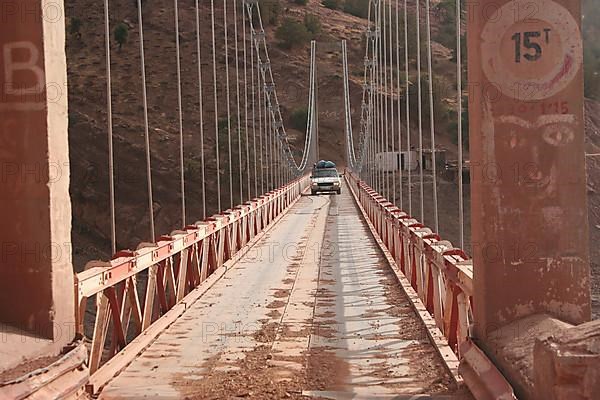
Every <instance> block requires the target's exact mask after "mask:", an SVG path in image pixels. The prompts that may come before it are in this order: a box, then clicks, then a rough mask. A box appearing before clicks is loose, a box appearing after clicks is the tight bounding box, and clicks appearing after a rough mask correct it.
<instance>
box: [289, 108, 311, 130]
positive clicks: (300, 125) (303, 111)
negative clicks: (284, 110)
mask: <svg viewBox="0 0 600 400" xmlns="http://www.w3.org/2000/svg"><path fill="white" fill-rule="evenodd" d="M307 118H308V109H307V108H297V109H295V110H294V111H293V112H292V115H291V117H290V125H291V127H292V128H294V129H296V130H299V131H305V130H306V120H307Z"/></svg>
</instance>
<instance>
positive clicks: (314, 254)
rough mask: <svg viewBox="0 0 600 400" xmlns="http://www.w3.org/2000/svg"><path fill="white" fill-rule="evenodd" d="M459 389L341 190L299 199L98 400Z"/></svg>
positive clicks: (459, 393) (444, 393) (446, 394)
mask: <svg viewBox="0 0 600 400" xmlns="http://www.w3.org/2000/svg"><path fill="white" fill-rule="evenodd" d="M453 382H454V381H453V379H452V377H451V376H450V374H449V373H448V372H447V371H446V369H445V368H444V367H443V363H442V361H441V360H440V359H439V357H438V355H437V352H436V351H435V349H434V348H433V346H432V345H431V344H430V343H429V341H428V338H427V333H426V331H425V328H424V327H423V326H422V324H421V322H420V320H419V318H418V317H417V316H416V315H415V313H414V311H413V310H412V308H411V306H410V304H409V300H408V299H407V297H406V295H405V294H404V293H403V292H402V289H401V288H400V286H399V285H398V283H397V281H396V279H395V277H394V276H393V274H392V272H391V270H390V268H389V266H388V265H386V262H385V258H384V257H383V254H382V253H381V251H380V249H379V248H378V246H377V244H376V242H375V240H374V238H373V237H372V236H371V233H370V231H369V229H368V227H367V225H366V224H365V222H364V221H363V220H362V217H361V215H360V212H359V211H358V208H357V206H356V204H355V202H354V200H353V198H352V196H351V195H350V194H349V190H348V189H347V188H345V190H344V192H343V193H342V195H341V196H335V195H332V196H305V197H302V198H301V199H300V200H299V201H298V203H296V205H294V206H293V207H292V208H291V209H290V210H289V212H288V213H287V214H286V215H285V216H284V217H283V218H282V219H281V221H280V222H279V223H278V224H277V225H276V226H274V227H272V228H271V229H270V230H269V231H268V232H267V233H266V234H265V236H264V237H263V238H262V239H261V240H260V241H259V242H258V243H257V244H256V245H255V247H254V248H253V249H252V250H251V251H250V252H249V253H248V254H247V255H246V256H245V257H244V258H243V259H242V260H241V261H240V262H238V263H237V264H236V265H235V266H234V267H233V268H231V269H230V270H229V271H227V273H226V274H225V275H224V276H223V278H222V279H221V280H220V281H219V282H217V283H216V284H215V285H214V286H213V287H212V288H211V289H210V290H209V291H208V292H207V294H206V295H205V296H203V297H202V298H200V299H199V300H198V301H197V302H196V303H194V304H192V305H190V306H189V309H188V310H187V311H186V312H185V313H184V314H183V315H182V317H181V318H180V319H179V320H177V321H176V322H175V323H173V324H172V325H171V326H170V327H169V328H168V329H167V330H166V331H165V332H164V333H162V334H161V335H160V336H159V337H158V338H157V340H156V341H155V342H154V343H153V344H152V345H150V346H149V347H148V348H147V349H146V350H145V351H144V352H143V353H142V354H141V355H140V356H139V357H138V358H137V359H136V360H135V361H134V362H132V363H131V364H130V365H129V366H128V367H127V368H126V369H125V370H124V371H122V372H121V373H120V375H118V376H117V377H116V378H114V379H113V380H112V381H111V382H110V383H109V384H108V385H107V386H106V387H105V388H104V389H103V391H102V392H101V396H100V398H102V399H125V398H130V399H132V398H155V399H158V398H160V399H180V398H188V399H196V398H197V399H200V398H235V397H247V398H261V399H262V398H272V399H278V398H305V397H320V398H339V399H346V398H367V397H368V398H375V396H377V397H378V398H410V396H411V395H416V394H427V395H435V396H436V397H433V398H470V395H469V394H468V393H465V392H463V390H461V389H458V390H457V388H456V387H455V384H454V383H453ZM395 396H401V397H395ZM402 396H408V397H402ZM437 396H439V397H437ZM423 398H429V397H423Z"/></svg>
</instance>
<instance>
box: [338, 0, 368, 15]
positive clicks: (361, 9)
mask: <svg viewBox="0 0 600 400" xmlns="http://www.w3.org/2000/svg"><path fill="white" fill-rule="evenodd" d="M343 9H344V12H346V13H348V14H350V15H354V16H355V17H359V18H367V17H368V16H369V0H346V1H345V2H344V8H343Z"/></svg>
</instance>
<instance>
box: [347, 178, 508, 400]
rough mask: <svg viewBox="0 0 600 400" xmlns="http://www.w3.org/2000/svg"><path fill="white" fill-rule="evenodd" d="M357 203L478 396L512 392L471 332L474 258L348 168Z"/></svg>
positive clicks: (349, 180) (504, 394)
mask: <svg viewBox="0 0 600 400" xmlns="http://www.w3.org/2000/svg"><path fill="white" fill-rule="evenodd" d="M346 179H347V181H348V184H349V185H351V189H352V191H353V192H354V193H355V195H356V197H357V199H358V201H359V203H360V205H361V206H362V208H363V209H364V210H365V213H366V214H367V217H368V218H369V220H370V221H371V223H372V225H373V226H374V228H375V230H376V232H377V233H378V234H379V236H380V238H381V240H382V242H383V244H384V246H385V247H386V248H387V250H388V251H389V252H390V254H391V255H392V257H393V258H394V260H395V262H396V264H397V265H398V266H399V268H400V270H401V271H402V273H403V274H404V276H405V277H406V278H407V279H408V281H409V282H410V285H411V286H412V288H413V289H414V290H415V292H416V293H417V294H418V296H419V298H420V300H421V301H422V302H423V305H424V306H425V307H426V308H427V311H428V312H429V313H430V314H431V316H432V317H433V319H434V321H435V325H436V326H437V328H438V329H439V330H440V332H441V333H442V334H443V335H444V338H445V341H446V342H447V344H448V345H449V346H450V348H451V349H452V350H453V351H454V352H455V353H456V355H457V357H458V358H459V360H460V361H461V365H460V371H461V374H462V375H463V378H464V379H465V382H466V383H467V385H468V386H469V388H470V389H471V390H472V391H473V393H474V394H475V395H476V397H477V398H485V399H487V398H504V399H512V398H515V397H514V394H513V390H512V388H511V386H510V384H509V383H508V382H507V381H506V379H504V377H503V376H502V374H501V373H500V372H499V371H498V370H497V368H496V367H495V366H494V365H493V364H492V362H491V361H490V360H489V359H488V358H487V356H486V355H485V354H484V353H483V351H481V349H479V347H477V346H476V345H475V343H474V342H473V341H472V340H471V338H470V325H471V322H472V319H473V308H472V307H473V262H472V260H471V259H469V257H468V256H467V254H465V252H464V251H463V250H461V249H458V248H455V247H454V246H452V243H450V242H449V241H446V240H442V239H441V238H440V236H439V235H438V234H437V233H435V232H433V231H432V230H431V229H429V228H427V227H426V226H424V225H423V224H422V223H420V222H419V221H417V220H416V219H414V218H412V217H411V216H409V215H408V214H407V213H405V212H404V211H402V210H400V209H399V208H398V207H396V206H395V205H394V204H392V203H391V202H389V201H388V200H387V199H385V198H384V197H383V196H381V195H380V194H379V193H377V192H376V191H375V190H373V189H372V188H371V187H370V186H369V185H367V184H366V183H365V182H364V181H361V180H360V179H359V178H358V177H357V176H356V175H354V174H353V173H352V172H350V171H348V172H347V173H346Z"/></svg>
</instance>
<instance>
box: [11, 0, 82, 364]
mask: <svg viewBox="0 0 600 400" xmlns="http://www.w3.org/2000/svg"><path fill="white" fill-rule="evenodd" d="M1 12H2V24H0V46H1V49H0V82H1V83H2V84H1V86H0V90H1V91H2V96H1V97H0V171H1V174H0V177H1V179H2V182H1V188H2V189H1V195H0V221H1V222H0V224H1V226H2V229H0V252H1V254H0V326H1V327H2V328H1V329H2V333H1V334H2V339H3V340H0V349H2V351H1V352H0V354H1V356H0V359H1V360H2V363H11V362H13V361H15V360H14V358H13V357H11V356H13V355H15V354H14V353H15V352H19V355H20V356H23V353H28V354H29V353H31V354H29V355H30V356H31V357H34V356H37V355H47V354H51V353H54V352H56V351H57V350H58V349H59V348H60V347H61V346H62V345H63V344H65V343H67V342H69V341H71V340H72V339H73V336H74V328H75V327H74V305H73V302H74V293H73V292H74V289H73V269H72V265H71V246H70V243H71V203H70V199H69V151H68V140H67V128H68V113H67V84H66V82H67V68H66V59H65V10H64V6H63V2H62V0H59V1H52V2H48V1H40V0H21V1H15V2H6V3H3V4H2V10H1ZM17 361H18V360H17ZM0 366H2V365H0Z"/></svg>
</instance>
